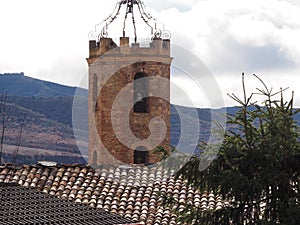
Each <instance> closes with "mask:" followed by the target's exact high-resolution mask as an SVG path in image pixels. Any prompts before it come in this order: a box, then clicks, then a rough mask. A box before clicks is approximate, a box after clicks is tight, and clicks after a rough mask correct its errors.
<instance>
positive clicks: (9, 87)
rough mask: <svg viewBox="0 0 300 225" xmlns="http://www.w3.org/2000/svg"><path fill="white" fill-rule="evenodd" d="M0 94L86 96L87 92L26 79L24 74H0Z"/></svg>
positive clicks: (29, 78) (81, 89)
mask: <svg viewBox="0 0 300 225" xmlns="http://www.w3.org/2000/svg"><path fill="white" fill-rule="evenodd" d="M0 90H1V91H0V92H1V93H6V94H7V95H12V96H30V97H32V96H35V97H54V96H74V95H75V92H76V95H77V96H87V95H88V93H87V90H86V89H83V88H77V87H69V86H65V85H60V84H56V83H53V82H49V81H44V80H38V79H35V78H31V77H27V76H25V75H24V73H22V72H21V73H4V74H0Z"/></svg>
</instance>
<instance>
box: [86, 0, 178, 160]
mask: <svg viewBox="0 0 300 225" xmlns="http://www.w3.org/2000/svg"><path fill="white" fill-rule="evenodd" d="M124 6H125V7H124ZM124 8H125V9H124ZM116 9H117V10H116V11H115V12H114V13H113V14H112V15H110V16H109V17H108V18H107V19H106V20H105V21H104V23H105V24H104V26H103V28H102V29H101V31H100V32H98V33H99V34H97V36H96V40H95V39H94V40H90V41H89V58H87V62H88V66H89V100H88V106H89V163H90V164H112V163H113V164H122V163H125V164H152V163H156V162H158V160H159V158H158V156H157V155H155V154H154V153H153V152H152V151H153V149H155V148H156V147H157V146H159V145H162V146H164V147H166V148H167V147H168V146H167V145H168V144H169V143H170V65H171V61H172V58H171V57H170V35H169V33H168V32H166V31H164V30H163V29H161V28H158V27H157V22H156V20H154V19H153V18H152V17H151V16H150V15H149V14H148V13H146V11H145V8H144V4H143V3H142V1H141V0H123V1H119V2H118V3H117V6H116ZM122 9H124V10H123V11H124V14H125V16H124V23H123V32H122V36H121V37H120V38H119V40H115V39H113V38H112V37H109V35H108V28H109V25H110V24H111V23H113V22H114V20H115V19H116V18H117V16H118V15H119V14H122V13H121V11H122ZM135 13H139V14H140V17H141V18H142V20H143V21H142V22H145V23H146V28H142V29H149V34H150V36H149V37H150V38H149V39H148V42H149V43H148V44H149V45H148V46H142V45H141V42H139V41H140V40H145V39H139V40H138V37H137V32H136V29H137V28H138V27H137V26H136V23H135V19H134V18H135V17H134V15H135ZM128 16H131V18H132V27H133V30H132V33H133V35H132V36H133V38H132V41H131V40H130V37H129V35H128V36H127V35H126V32H127V29H126V20H127V18H128Z"/></svg>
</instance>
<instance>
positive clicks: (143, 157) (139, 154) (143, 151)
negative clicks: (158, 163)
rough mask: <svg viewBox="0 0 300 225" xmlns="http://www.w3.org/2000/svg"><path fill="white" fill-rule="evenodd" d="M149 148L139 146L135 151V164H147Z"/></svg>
mask: <svg viewBox="0 0 300 225" xmlns="http://www.w3.org/2000/svg"><path fill="white" fill-rule="evenodd" d="M147 158H148V149H147V148H145V147H142V146H140V147H137V148H136V150H135V151H134V164H145V163H147V161H148V159H147Z"/></svg>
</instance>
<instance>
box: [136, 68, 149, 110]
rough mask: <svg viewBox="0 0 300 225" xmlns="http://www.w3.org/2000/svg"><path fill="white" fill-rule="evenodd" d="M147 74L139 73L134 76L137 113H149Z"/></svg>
mask: <svg viewBox="0 0 300 225" xmlns="http://www.w3.org/2000/svg"><path fill="white" fill-rule="evenodd" d="M146 77H147V74H145V73H143V72H139V73H137V74H136V75H135V76H134V102H135V103H134V112H135V113H148V112H149V106H148V96H149V93H148V89H149V87H148V81H147V79H143V78H146Z"/></svg>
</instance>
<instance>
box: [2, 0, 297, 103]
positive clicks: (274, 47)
mask: <svg viewBox="0 0 300 225" xmlns="http://www.w3.org/2000/svg"><path fill="white" fill-rule="evenodd" d="M116 2H117V0H77V1H74V0H26V1H24V0H10V1H1V13H0V28H1V35H0V38H1V39H0V73H5V72H21V71H23V72H24V73H25V75H27V76H31V77H35V78H38V79H45V80H49V81H54V82H57V83H61V84H67V85H72V86H78V85H82V80H84V79H85V78H86V75H87V63H86V60H85V58H86V57H88V40H89V37H88V34H89V33H90V32H91V31H93V30H94V29H95V25H96V24H99V23H100V22H102V21H103V20H104V19H105V18H106V17H107V16H108V15H109V14H110V13H111V12H112V11H113V9H114V6H115V3H116ZM144 3H145V5H146V6H147V9H148V12H150V13H151V15H153V16H154V17H155V18H156V19H158V20H159V21H160V22H162V23H163V24H164V25H165V29H167V30H169V31H170V32H171V34H172V43H173V44H175V45H178V46H180V47H182V48H185V49H186V50H187V51H189V52H191V53H193V54H194V55H195V56H196V57H197V58H199V59H200V60H201V61H202V62H203V63H204V64H205V65H206V66H207V68H208V70H209V71H210V72H211V74H212V76H213V77H214V79H215V80H216V82H217V83H216V84H217V86H216V87H214V88H219V89H220V90H221V92H222V96H213V98H209V99H208V100H206V101H203V99H205V95H206V94H205V93H203V88H201V87H199V85H198V86H197V85H195V83H194V82H193V81H192V79H190V78H189V77H191V76H189V75H187V74H185V73H182V72H180V70H177V69H174V68H173V69H172V71H173V74H172V76H171V77H172V78H171V79H172V83H173V84H177V86H179V87H181V88H184V90H185V92H186V94H187V95H188V96H189V97H190V99H191V102H192V103H193V104H190V103H188V102H187V101H186V98H183V97H182V95H176V91H174V90H175V88H174V89H173V92H172V95H171V97H172V99H171V100H172V102H173V103H175V104H182V105H194V106H198V107H219V106H223V103H222V101H220V99H224V101H225V104H226V105H235V103H234V102H233V101H232V100H231V99H230V98H228V97H227V96H226V94H227V93H232V92H235V93H237V94H239V93H240V91H241V73H242V72H245V74H246V78H247V79H246V81H247V83H246V85H248V89H249V91H251V90H254V88H255V87H256V86H259V83H258V82H257V81H256V80H255V79H254V78H253V77H251V74H253V73H255V74H257V75H260V76H261V78H263V79H264V80H265V81H266V83H267V84H269V85H270V86H272V87H274V88H275V89H276V88H280V87H290V90H289V91H287V92H286V95H287V97H289V96H290V93H291V91H295V96H296V105H297V106H300V88H299V86H300V41H299V40H300V1H297V0H264V1H261V0H164V1H162V0H144ZM136 19H137V20H139V17H138V16H137V18H136ZM119 26H120V35H119V36H121V35H122V33H121V32H122V25H121V24H120V23H119ZM117 36H118V34H117ZM177 57H179V60H181V59H180V56H177ZM182 60H184V59H182ZM174 66H176V65H174ZM183 67H184V66H183ZM179 69H183V70H185V68H179ZM196 75H197V74H193V75H192V77H193V76H196ZM83 83H84V82H83ZM200 86H201V85H200ZM259 87H260V86H259ZM201 92H202V93H201ZM216 93H217V92H216ZM206 97H207V96H206ZM210 97H211V96H210ZM206 99H207V98H206Z"/></svg>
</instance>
